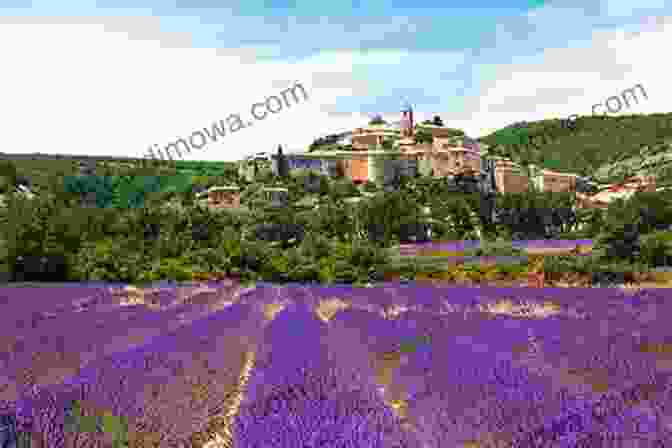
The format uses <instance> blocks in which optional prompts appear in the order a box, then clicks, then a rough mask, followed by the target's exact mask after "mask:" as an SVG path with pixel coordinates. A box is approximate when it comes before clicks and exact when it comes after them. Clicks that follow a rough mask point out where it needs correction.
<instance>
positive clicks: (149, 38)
mask: <svg viewBox="0 0 672 448" xmlns="http://www.w3.org/2000/svg"><path fill="white" fill-rule="evenodd" d="M613 4H616V3H613ZM610 5H611V4H610ZM610 7H611V8H612V9H613V8H615V7H612V6H610ZM557 9H558V8H556V10H555V12H557ZM550 11H551V8H550V7H549V8H541V9H539V10H536V11H535V14H533V15H530V16H528V17H526V18H525V20H527V21H528V22H530V24H529V27H530V29H531V30H536V31H534V32H535V33H538V34H531V35H530V39H533V40H535V42H538V43H539V45H543V43H544V42H547V41H546V37H547V36H550V35H552V34H557V33H556V32H557V31H558V30H559V29H561V28H567V26H568V25H566V24H567V23H575V22H574V21H573V18H576V20H577V21H578V20H580V19H579V15H578V14H580V12H581V11H580V9H578V8H577V9H571V10H565V11H564V12H563V14H562V15H561V16H560V17H562V20H559V19H558V17H559V16H558V15H555V16H554V18H553V20H551V17H550V16H549V12H550ZM559 22H563V23H562V24H560V23H559ZM669 23H670V21H669V18H662V17H651V18H649V19H647V20H644V21H643V22H641V23H638V24H632V25H629V26H622V27H621V28H620V29H615V28H613V27H612V28H594V29H593V32H592V34H590V35H588V36H587V37H581V38H579V37H574V38H572V36H568V37H567V40H566V44H567V47H566V48H552V47H550V46H549V45H546V46H545V47H543V46H542V47H541V48H544V50H543V51H540V52H538V53H537V54H533V55H531V56H526V57H516V55H515V53H516V52H515V51H512V52H511V57H510V60H509V61H508V62H507V63H506V64H501V63H493V62H491V61H488V60H487V59H486V58H478V59H477V58H474V61H473V62H472V61H470V60H468V59H466V60H465V53H463V52H462V51H459V50H450V51H448V50H446V51H431V52H430V51H424V52H418V51H410V50H371V51H364V50H361V49H359V48H357V49H354V50H337V51H323V52H320V53H317V54H315V55H314V56H311V57H308V58H305V59H303V60H299V61H296V62H290V61H287V60H282V59H277V60H268V59H262V60H260V59H257V58H258V57H267V56H269V55H279V54H281V49H280V48H279V47H278V46H277V45H274V44H273V43H271V42H268V43H266V44H260V45H259V46H246V47H242V48H230V49H228V48H217V49H213V48H193V45H194V42H193V41H194V39H193V36H192V35H191V34H189V33H176V32H167V31H166V27H164V26H162V25H164V23H163V22H162V21H161V20H160V19H159V18H158V17H151V16H150V17H116V18H110V17H78V18H75V17H58V18H49V17H46V18H26V17H22V18H8V17H5V18H0V54H3V56H4V61H14V62H13V64H14V65H11V64H9V63H7V62H6V63H5V64H4V68H3V71H2V72H1V74H0V78H1V79H2V83H1V84H0V98H2V104H3V107H2V108H1V109H0V120H2V123H3V131H4V133H3V138H4V144H3V151H6V152H15V153H30V152H50V153H69V154H92V155H108V154H109V155H120V156H131V157H133V156H140V155H142V154H144V153H145V151H146V150H147V148H148V147H149V146H150V145H151V144H158V145H159V146H163V145H165V144H167V143H169V142H171V141H174V140H175V139H176V138H179V137H187V136H189V135H190V134H191V133H192V132H193V131H195V130H200V129H202V128H203V127H209V126H210V125H211V124H212V122H213V121H215V120H219V119H225V118H226V117H227V116H228V115H229V114H232V113H241V115H244V117H243V118H244V119H245V120H246V117H245V116H246V115H247V111H248V110H249V107H250V106H251V105H252V104H253V103H256V102H258V101H263V99H264V98H266V97H267V96H269V95H274V94H278V93H279V92H280V91H281V90H283V89H285V88H286V87H288V86H289V85H291V84H292V83H294V82H300V83H301V84H303V86H304V87H305V89H306V91H307V93H308V96H309V98H308V99H307V100H306V101H305V102H302V103H300V104H296V105H293V106H292V107H291V108H290V109H287V110H284V111H282V112H281V113H278V114H277V115H273V116H270V117H269V118H268V119H267V120H265V121H263V122H256V123H255V124H254V126H253V127H251V128H248V129H243V130H240V131H238V132H237V133H234V134H231V135H228V136H226V137H225V138H224V140H223V143H221V144H220V143H217V144H212V143H211V144H208V145H206V146H205V147H204V148H203V149H201V150H195V151H194V152H192V154H191V155H190V156H189V157H188V158H190V159H202V160H234V159H238V158H241V157H243V156H244V155H247V154H250V153H252V152H257V151H269V150H272V149H274V148H276V147H277V145H278V144H283V146H285V147H286V148H288V149H289V150H296V149H304V148H305V147H306V146H307V145H308V144H309V143H310V142H311V141H312V140H313V139H314V138H315V137H318V136H321V135H324V134H328V133H334V132H339V131H343V130H348V129H352V128H354V127H357V126H361V125H363V124H365V123H366V121H368V114H367V113H362V112H361V110H362V104H367V103H371V104H376V105H377V104H378V103H376V100H377V99H379V98H382V97H386V98H388V99H389V98H393V97H394V95H396V93H395V89H401V90H400V93H399V95H402V94H405V93H406V92H405V91H404V90H403V88H406V89H413V88H416V89H420V92H424V97H425V99H426V100H427V101H429V100H431V99H432V98H433V97H440V98H441V100H442V101H441V104H440V105H438V106H436V105H431V109H434V110H432V111H429V110H427V109H429V108H430V106H423V105H422V104H419V105H418V110H417V111H416V115H417V116H418V119H419V120H420V119H424V118H429V117H431V115H434V114H439V115H441V116H442V118H443V120H444V122H445V123H446V124H447V125H448V126H451V127H458V128H463V129H465V130H466V131H467V132H468V133H469V134H470V135H473V136H479V135H483V134H486V133H488V132H490V131H492V130H494V129H496V128H499V127H501V126H505V125H507V124H510V123H512V122H515V121H522V120H527V121H532V120H538V119H544V118H552V117H566V116H569V115H572V114H586V115H587V114H590V112H591V106H592V105H593V104H595V103H598V102H601V101H604V100H605V99H606V98H607V97H609V96H612V95H617V94H619V93H620V92H622V91H623V90H624V89H627V88H630V87H632V86H633V85H635V84H637V83H641V84H642V85H643V86H644V87H645V88H646V91H647V93H648V96H649V98H648V100H646V101H644V102H640V104H639V105H634V106H633V108H632V109H630V110H624V111H623V112H622V113H650V112H664V111H666V109H667V110H669V103H670V101H669V100H670V98H669V93H668V90H669V89H668V88H667V86H666V83H665V82H664V81H667V78H668V77H669V76H668V75H667V68H666V65H667V64H665V63H664V61H661V55H665V54H666V50H667V46H668V44H667V43H668V42H670V41H672V39H671V37H672V36H670V29H671V28H670V25H669ZM581 24H582V25H583V26H586V27H587V26H588V22H587V21H584V22H582V23H581ZM542 25H543V26H542ZM498 33H499V34H498V36H500V35H501V36H503V38H502V39H501V40H499V38H497V39H495V40H496V41H497V42H498V47H499V45H500V44H501V47H500V48H501V51H503V52H505V53H508V52H509V50H511V48H512V47H509V46H508V45H509V44H510V43H511V42H512V41H513V40H516V41H517V40H519V38H518V37H519V36H518V37H516V38H515V39H512V38H511V33H508V32H507V29H506V27H502V28H501V30H499V31H498ZM470 65H473V66H471V67H469V66H470ZM465 67H467V68H469V69H471V72H470V73H468V72H465V76H467V77H468V76H470V74H473V76H474V79H467V78H464V79H461V76H462V75H461V73H462V72H461V70H462V69H464V68H465ZM442 73H450V74H455V76H454V77H451V78H450V80H448V81H447V80H446V78H445V77H444V78H442V75H441V74H442ZM471 83H474V85H475V89H474V90H473V91H469V92H468V93H467V95H473V96H468V97H467V98H460V97H459V94H455V93H453V92H455V88H456V87H459V86H461V85H462V86H467V87H470V86H471ZM413 94H414V93H413ZM410 99H411V101H412V102H413V103H417V102H418V101H414V98H410ZM394 104H395V105H394V108H395V109H396V104H398V103H397V102H395V103H394ZM456 104H458V105H459V107H455V105H456ZM344 105H346V106H350V107H349V108H348V107H344ZM451 107H452V109H451ZM441 109H443V111H441ZM347 110H350V111H352V113H347V112H346V111H347ZM388 110H389V109H388ZM446 110H449V112H445V111H446ZM380 112H383V116H384V118H386V119H388V120H390V121H396V120H398V115H395V112H390V113H385V112H386V111H385V110H381V111H380Z"/></svg>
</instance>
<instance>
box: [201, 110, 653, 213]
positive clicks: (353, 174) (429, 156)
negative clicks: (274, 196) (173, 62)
mask: <svg viewBox="0 0 672 448" xmlns="http://www.w3.org/2000/svg"><path fill="white" fill-rule="evenodd" d="M281 159H284V160H286V163H287V168H288V170H290V171H298V170H312V171H314V172H316V173H320V174H322V175H325V176H329V177H345V178H348V179H350V180H351V181H352V182H353V183H354V184H355V185H362V184H364V183H366V182H373V183H376V184H382V185H385V186H387V189H388V190H392V189H394V187H393V186H392V185H393V183H394V180H395V179H397V178H399V177H400V176H408V177H416V176H431V177H437V178H444V179H446V182H447V183H448V184H455V183H456V182H458V180H459V181H461V182H470V183H471V184H472V188H471V189H472V190H473V191H475V192H476V191H478V192H482V193H523V192H525V191H528V190H529V188H530V185H533V186H534V188H536V189H537V191H541V192H575V193H576V195H577V206H580V207H584V206H585V207H598V208H606V207H607V205H608V203H609V202H610V201H612V200H614V199H616V198H619V197H629V196H630V195H632V194H633V193H634V192H636V191H656V183H655V178H653V177H652V176H635V177H632V178H630V179H627V180H626V181H624V182H621V183H619V184H610V185H600V184H598V183H597V182H595V181H594V180H592V179H590V178H587V177H582V176H579V175H578V174H574V173H562V172H558V171H554V170H549V169H543V168H540V167H538V166H535V165H529V166H528V167H526V168H527V169H525V168H523V166H521V164H519V163H516V162H514V161H512V160H510V159H507V158H505V157H501V156H497V155H495V154H491V153H490V152H489V148H488V146H487V145H486V144H483V143H480V142H478V141H476V140H475V139H473V138H470V137H468V136H467V135H465V134H464V132H463V131H461V130H458V129H452V128H449V127H446V126H444V125H443V122H442V121H441V119H440V117H438V116H437V117H435V118H434V120H433V121H430V120H428V121H425V122H422V123H416V122H415V119H414V115H413V109H412V107H411V106H410V104H407V103H406V104H404V105H403V106H402V108H401V116H400V121H399V122H398V123H396V124H388V123H386V122H384V121H383V120H382V119H381V118H380V117H376V118H374V119H373V120H372V121H371V123H370V124H369V125H368V126H367V127H362V128H356V129H354V130H352V131H349V132H343V133H340V134H334V135H329V136H326V137H323V138H320V139H317V140H316V141H315V142H314V143H313V144H312V145H311V148H310V150H309V151H308V152H305V153H302V154H288V155H283V154H282V148H279V152H278V153H277V154H270V153H259V154H255V155H253V156H249V157H248V158H246V159H245V160H243V161H241V162H240V163H239V165H238V170H239V171H238V172H239V176H240V178H242V179H245V180H247V181H248V182H253V181H254V179H255V178H256V176H258V175H260V174H262V175H263V173H266V172H271V173H273V174H274V175H278V172H279V165H278V160H281ZM223 190H227V191H231V192H233V191H235V188H232V187H228V189H227V188H226V187H216V188H215V190H214V192H215V195H221V193H216V192H221V191H223ZM234 203H235V200H233V201H232V202H231V204H234Z"/></svg>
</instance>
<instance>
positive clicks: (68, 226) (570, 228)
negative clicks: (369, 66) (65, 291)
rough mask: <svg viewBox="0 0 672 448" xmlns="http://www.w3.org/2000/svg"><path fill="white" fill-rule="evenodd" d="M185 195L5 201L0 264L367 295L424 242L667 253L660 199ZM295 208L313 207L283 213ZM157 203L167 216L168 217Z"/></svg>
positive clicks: (653, 257) (330, 186)
mask: <svg viewBox="0 0 672 448" xmlns="http://www.w3.org/2000/svg"><path fill="white" fill-rule="evenodd" d="M264 185H267V186H285V187H286V188H287V189H288V192H289V198H288V200H289V202H288V203H287V204H286V205H284V206H282V205H281V206H279V207H271V206H269V204H267V203H266V202H265V201H264V200H263V199H260V192H262V191H263V190H262V188H263V186H264ZM185 190H186V191H181V192H162V191H159V192H157V193H156V194H153V195H149V197H146V198H145V200H144V202H143V203H142V205H141V206H139V207H137V208H132V207H131V208H126V209H124V208H98V207H87V206H85V204H82V201H81V198H78V197H77V196H76V195H74V194H73V193H71V192H69V191H67V188H66V187H65V185H64V182H61V183H54V184H53V185H52V189H51V190H50V191H48V192H44V193H43V194H40V195H38V196H37V197H36V198H35V199H32V200H29V199H25V198H23V197H21V196H20V195H10V196H9V197H8V201H7V207H6V208H5V209H4V210H3V211H2V214H0V218H1V219H0V235H2V238H3V241H1V243H2V255H1V259H0V264H2V265H3V266H4V267H5V270H6V271H7V272H8V276H9V278H10V279H11V280H14V281H40V280H43V281H64V280H70V281H87V280H107V281H118V282H130V283H137V282H150V281H156V280H162V279H172V280H180V281H182V280H191V279H193V278H197V277H198V276H199V275H202V274H206V273H207V274H213V273H221V274H222V275H229V276H240V277H243V278H248V279H265V280H270V281H298V282H333V281H338V282H366V281H369V280H372V279H374V280H375V279H380V278H381V275H382V273H383V272H385V271H386V269H387V268H388V267H389V262H390V254H391V252H390V248H392V247H394V246H395V245H397V244H399V243H401V242H411V241H422V240H429V239H432V240H462V239H479V238H484V239H489V240H495V239H504V240H507V239H508V240H510V239H539V238H558V239H588V238H593V239H596V240H598V241H599V242H600V244H601V245H602V246H599V247H598V249H599V248H601V247H603V248H605V250H604V254H603V255H601V258H600V262H602V261H604V260H606V261H609V260H612V261H613V262H622V261H628V260H630V261H631V262H632V263H635V262H638V261H637V259H634V258H633V256H638V257H639V258H638V259H639V261H641V262H646V263H650V265H651V266H654V265H656V263H657V264H660V263H665V262H666V260H667V258H666V257H667V256H668V255H669V254H670V253H672V252H670V250H669V247H668V243H669V241H668V240H665V238H664V236H665V233H662V234H661V233H660V231H662V230H663V229H665V228H667V226H669V224H670V223H672V197H670V194H652V193H640V194H637V195H636V196H634V197H633V199H631V200H629V201H617V202H615V203H614V204H612V205H611V206H610V207H609V209H608V210H606V211H602V210H574V207H573V204H574V198H573V196H572V195H571V194H569V193H567V194H551V193H534V192H531V193H525V194H520V195H516V194H508V195H496V196H493V195H489V194H481V193H478V192H471V193H466V192H460V191H456V190H455V186H454V185H453V186H451V185H449V184H448V183H447V182H446V181H445V179H436V178H430V177H421V178H414V179H408V178H402V179H400V180H399V181H398V185H396V191H384V190H383V189H382V188H380V187H378V186H376V185H374V184H367V185H366V186H365V187H364V190H366V191H369V192H371V193H373V196H372V197H370V198H364V197H362V198H361V199H360V200H359V202H356V203H353V202H351V201H349V200H348V198H349V197H351V196H359V195H360V194H361V193H360V190H359V189H358V188H357V187H355V186H354V185H353V184H352V183H351V182H350V181H349V180H348V179H328V178H326V177H324V176H316V175H315V174H310V173H302V174H298V175H295V176H293V177H291V178H289V179H285V180H279V179H276V178H272V177H270V176H268V178H267V179H265V184H259V183H258V184H254V185H247V186H244V191H243V194H242V203H243V205H245V206H246V208H247V211H245V212H241V211H240V210H216V211H215V210H211V209H208V208H207V207H204V206H201V205H199V204H198V203H194V201H193V199H194V195H193V192H191V191H189V190H188V189H185ZM307 195H310V196H311V197H313V198H314V199H315V200H316V203H315V205H316V207H303V208H302V207H298V206H296V205H294V204H295V203H296V202H297V201H299V200H301V199H303V198H305V197H306V196H307ZM169 198H173V199H176V200H178V202H179V206H177V207H168V206H166V204H167V203H168V199H169ZM428 228H430V229H431V230H432V234H431V236H430V235H428V233H427V229H428ZM650 235H654V236H655V238H652V237H650ZM660 235H663V236H660ZM600 250H601V249H600ZM628 251H631V252H628ZM598 252H599V250H598ZM632 254H634V255H632ZM610 262H611V261H610Z"/></svg>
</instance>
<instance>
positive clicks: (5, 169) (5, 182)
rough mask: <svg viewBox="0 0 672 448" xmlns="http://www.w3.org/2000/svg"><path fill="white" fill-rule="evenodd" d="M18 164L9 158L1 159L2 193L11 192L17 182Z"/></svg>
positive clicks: (0, 191) (0, 179) (0, 185)
mask: <svg viewBox="0 0 672 448" xmlns="http://www.w3.org/2000/svg"><path fill="white" fill-rule="evenodd" d="M17 177H18V174H17V171H16V166H15V165H14V164H13V163H12V162H11V161H9V160H3V161H0V193H6V192H10V191H12V190H13V189H14V186H15V185H16V182H17Z"/></svg>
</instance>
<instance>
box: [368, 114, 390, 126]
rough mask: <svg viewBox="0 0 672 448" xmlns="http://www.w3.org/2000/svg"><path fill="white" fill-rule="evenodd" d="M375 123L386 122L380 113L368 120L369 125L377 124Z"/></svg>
mask: <svg viewBox="0 0 672 448" xmlns="http://www.w3.org/2000/svg"><path fill="white" fill-rule="evenodd" d="M377 124H387V122H386V121H385V120H383V117H382V116H380V115H375V116H374V117H373V118H371V120H370V121H369V125H377Z"/></svg>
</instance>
